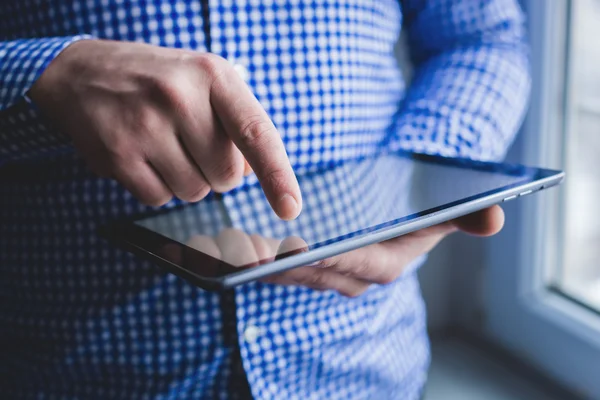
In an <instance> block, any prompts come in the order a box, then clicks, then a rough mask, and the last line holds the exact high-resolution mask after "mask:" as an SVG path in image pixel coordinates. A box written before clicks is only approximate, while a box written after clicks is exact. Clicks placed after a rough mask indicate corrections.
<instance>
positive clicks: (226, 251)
mask: <svg viewBox="0 0 600 400" xmlns="http://www.w3.org/2000/svg"><path fill="white" fill-rule="evenodd" d="M503 225H504V212H503V211H502V209H501V208H500V207H499V206H494V207H491V208H488V209H485V210H482V211H479V212H476V213H474V214H470V215H466V216H464V217H461V218H459V219H456V220H454V221H449V222H446V223H443V224H440V225H436V226H432V227H430V228H426V229H422V230H420V231H416V232H413V233H409V234H407V235H404V236H400V237H397V238H394V239H391V240H388V241H385V242H381V243H376V244H373V245H371V246H367V247H363V248H360V249H357V250H354V251H351V252H348V253H345V254H341V255H338V256H334V257H331V258H328V259H326V260H323V261H320V262H319V263H317V264H316V265H313V266H306V267H299V268H296V269H291V270H289V271H286V272H282V273H280V274H275V275H272V276H269V277H266V278H264V279H263V281H265V282H269V283H273V284H280V285H300V286H307V287H309V288H312V289H316V290H329V289H332V290H336V291H338V292H339V293H340V294H342V295H345V296H348V297H356V296H358V295H360V294H362V293H363V292H364V291H365V290H367V288H368V287H369V286H370V285H372V284H374V283H375V284H387V283H391V282H393V281H394V280H396V279H397V278H398V277H399V276H400V275H401V274H402V271H403V270H404V268H405V267H406V266H407V265H408V264H410V263H411V262H412V261H413V260H415V259H416V258H417V257H419V256H421V255H423V254H426V253H428V252H429V251H430V250H431V249H433V248H434V247H435V246H436V245H437V244H438V243H439V242H440V241H441V240H442V239H443V238H444V237H446V236H447V235H449V234H451V233H453V232H456V231H458V230H460V231H464V232H466V233H469V234H473V235H477V236H491V235H494V234H496V233H497V232H499V231H500V229H502V226H503ZM187 245H188V246H190V247H192V248H195V249H197V250H199V251H201V252H202V253H205V254H208V255H211V256H213V257H215V258H217V259H219V260H223V261H225V262H226V263H228V264H230V265H233V266H257V265H259V264H263V263H266V262H270V261H273V260H274V259H275V258H276V257H277V256H278V255H281V254H285V253H288V252H301V251H306V249H307V248H308V246H307V244H306V242H304V240H302V239H301V238H298V237H289V238H286V239H284V240H283V241H280V240H276V239H271V238H264V237H261V236H259V235H247V234H246V233H244V232H242V231H240V230H237V229H225V230H223V231H222V232H221V233H220V234H219V235H218V236H217V237H216V238H211V237H209V236H200V235H198V236H194V237H192V238H190V239H189V241H188V242H187Z"/></svg>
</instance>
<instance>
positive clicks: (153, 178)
mask: <svg viewBox="0 0 600 400" xmlns="http://www.w3.org/2000/svg"><path fill="white" fill-rule="evenodd" d="M113 175H114V177H115V179H116V180H117V181H118V182H119V183H120V184H121V185H123V186H124V187H125V189H127V190H128V191H129V192H130V193H131V194H132V195H133V196H134V197H135V198H137V199H138V200H139V201H140V202H142V203H144V204H147V205H149V206H156V207H158V206H162V205H164V204H166V203H168V202H169V201H170V200H171V199H172V198H173V192H171V190H170V189H169V188H168V187H167V186H166V185H165V184H164V182H163V181H162V179H161V178H160V177H159V176H158V175H157V174H156V172H155V171H154V170H153V169H152V167H151V166H150V165H148V164H147V163H146V162H144V161H142V160H140V161H134V162H131V161H130V162H128V163H127V165H120V166H117V168H116V171H115V172H114V173H113Z"/></svg>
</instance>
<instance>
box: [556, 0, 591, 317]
mask: <svg viewBox="0 0 600 400" xmlns="http://www.w3.org/2000/svg"><path fill="white" fill-rule="evenodd" d="M599 21H600V1H598V0H576V1H573V2H572V3H571V21H570V24H569V28H570V34H571V40H570V51H569V58H570V60H571V64H570V65H571V68H570V71H569V75H570V76H569V77H568V82H569V86H571V87H570V88H569V90H570V91H571V96H570V99H569V104H567V105H566V108H565V111H566V113H568V114H569V115H567V119H568V121H570V122H569V123H568V124H567V125H566V126H565V128H566V129H565V133H564V135H565V149H566V159H565V163H564V164H565V169H566V170H567V171H568V174H569V182H568V184H566V187H565V189H566V190H565V192H566V193H565V194H566V196H565V199H564V201H565V208H564V215H563V216H562V218H564V253H563V257H562V266H561V267H559V268H558V269H557V271H556V272H557V274H556V276H555V282H554V284H555V285H556V287H557V288H559V289H560V290H562V291H564V293H566V294H568V295H570V296H572V297H573V298H574V299H577V300H579V301H581V302H582V303H584V304H586V305H589V306H590V307H593V308H595V309H597V310H600V213H599V212H598V204H599V203H600V48H598V37H600V24H599Z"/></svg>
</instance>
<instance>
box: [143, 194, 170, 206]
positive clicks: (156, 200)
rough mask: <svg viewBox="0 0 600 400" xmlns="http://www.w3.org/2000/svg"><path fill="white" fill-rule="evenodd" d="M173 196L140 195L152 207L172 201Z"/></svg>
mask: <svg viewBox="0 0 600 400" xmlns="http://www.w3.org/2000/svg"><path fill="white" fill-rule="evenodd" d="M171 199H172V197H171V196H170V195H168V194H166V193H165V194H149V195H146V196H143V197H140V198H139V200H140V201H141V202H142V203H144V204H146V205H149V206H151V207H160V206H164V205H165V204H167V203H168V202H169V201H171Z"/></svg>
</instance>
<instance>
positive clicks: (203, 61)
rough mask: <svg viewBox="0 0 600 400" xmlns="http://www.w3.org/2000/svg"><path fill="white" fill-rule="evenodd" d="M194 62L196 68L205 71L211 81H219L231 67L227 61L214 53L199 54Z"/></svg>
mask: <svg viewBox="0 0 600 400" xmlns="http://www.w3.org/2000/svg"><path fill="white" fill-rule="evenodd" d="M194 61H195V65H196V67H197V68H200V69H201V70H202V71H204V73H205V74H206V75H207V76H208V77H209V79H210V80H211V81H215V80H217V79H218V78H219V77H220V76H221V75H223V73H224V71H226V68H227V67H230V65H229V62H228V61H227V60H225V59H224V58H223V57H221V56H219V55H216V54H214V53H203V54H198V56H197V57H196V58H195V60H194Z"/></svg>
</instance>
